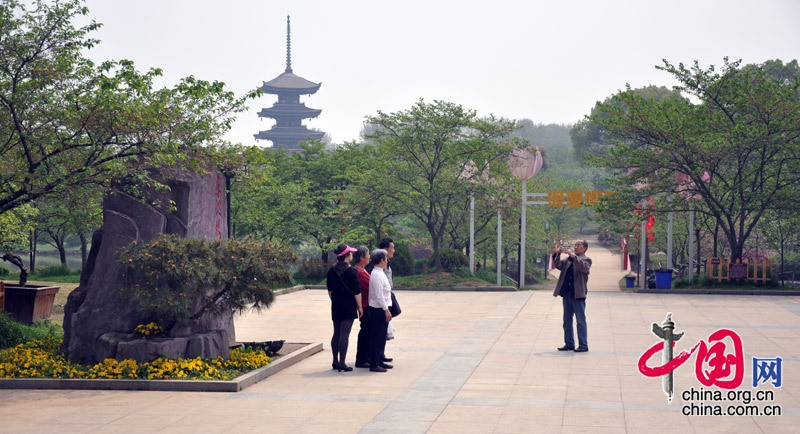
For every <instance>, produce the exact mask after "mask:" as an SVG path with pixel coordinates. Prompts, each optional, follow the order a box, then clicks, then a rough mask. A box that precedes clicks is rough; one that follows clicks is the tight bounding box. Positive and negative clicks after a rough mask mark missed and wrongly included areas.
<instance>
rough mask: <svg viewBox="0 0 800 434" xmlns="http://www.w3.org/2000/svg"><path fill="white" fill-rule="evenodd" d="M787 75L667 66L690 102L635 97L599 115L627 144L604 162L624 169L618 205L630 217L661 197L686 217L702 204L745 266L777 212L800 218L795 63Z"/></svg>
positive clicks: (769, 69)
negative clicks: (761, 226)
mask: <svg viewBox="0 0 800 434" xmlns="http://www.w3.org/2000/svg"><path fill="white" fill-rule="evenodd" d="M780 65H783V64H782V63H781V64H780ZM777 66H779V65H777V64H776V63H775V62H768V63H765V64H762V65H747V66H746V67H742V68H740V67H739V62H729V61H728V59H725V64H724V65H723V67H722V68H721V71H719V72H717V71H716V70H715V68H714V67H713V66H711V67H709V68H708V69H703V68H701V67H700V66H699V64H698V63H697V62H695V64H694V66H692V67H690V68H687V67H685V66H684V65H683V64H679V65H677V66H676V65H673V64H671V63H669V62H667V61H664V66H662V67H659V69H661V70H663V71H666V72H668V73H670V74H672V75H673V76H674V77H675V78H677V79H678V81H679V82H680V86H678V87H677V90H679V91H680V92H681V93H682V94H683V95H686V97H685V98H665V99H662V100H657V99H651V98H646V97H644V96H642V95H640V94H638V93H637V92H635V91H632V90H631V89H627V90H625V91H622V92H620V93H618V94H616V95H614V96H613V100H614V101H615V103H606V104H602V105H601V106H599V107H598V108H597V110H596V112H594V113H593V115H592V116H591V117H590V120H591V121H592V122H596V123H597V124H599V125H601V126H602V127H603V128H604V129H605V130H606V131H607V132H608V133H609V134H611V135H613V136H614V137H616V138H617V139H616V140H614V141H613V145H614V146H612V147H610V148H609V149H608V152H607V153H606V154H605V155H601V156H599V158H598V159H597V161H596V163H598V164H599V165H601V166H603V167H609V168H613V169H615V172H614V175H613V177H612V179H611V182H612V183H613V185H615V186H616V187H617V190H619V191H621V192H623V193H625V192H627V193H628V194H627V195H626V194H622V195H619V196H618V197H620V198H621V202H620V204H621V206H622V207H623V208H622V209H625V208H627V209H628V210H631V209H633V207H634V206H635V204H636V203H637V202H639V201H641V200H642V199H644V198H646V197H656V200H657V201H659V202H658V204H657V206H666V205H667V203H668V202H667V200H666V198H667V197H672V198H673V201H672V205H671V207H672V208H673V209H676V210H679V209H687V208H688V206H689V202H690V201H687V200H685V199H696V200H699V205H695V206H699V210H700V211H701V212H703V213H707V214H708V215H710V216H711V217H712V218H713V219H714V220H716V222H717V223H718V225H719V227H720V229H721V230H722V232H723V233H724V234H725V237H726V238H727V241H728V243H729V245H730V248H731V255H732V256H733V258H741V256H742V252H743V251H744V245H745V242H746V240H747V239H748V237H749V236H750V235H751V233H752V231H753V229H754V228H755V227H756V225H757V224H758V222H759V220H760V219H761V217H762V216H763V215H764V213H765V212H766V211H767V210H770V209H774V208H776V207H777V204H778V203H779V202H780V203H781V206H783V207H785V206H787V205H788V204H792V206H793V209H795V210H797V205H798V201H800V194H799V191H800V190H798V185H800V98H799V97H798V95H800V93H799V92H798V90H799V89H800V70H798V68H797V62H794V61H793V62H791V63H789V64H786V65H785V66H783V68H784V69H786V68H788V73H787V75H785V76H781V78H777V77H776V75H775V70H776V69H775V68H776V67H777ZM786 77H791V79H788V78H786ZM634 184H638V186H639V187H640V190H634V189H632V187H631V186H632V185H634ZM676 193H679V194H676ZM659 198H660V199H659Z"/></svg>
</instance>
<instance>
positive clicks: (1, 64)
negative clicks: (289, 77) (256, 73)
mask: <svg viewBox="0 0 800 434" xmlns="http://www.w3.org/2000/svg"><path fill="white" fill-rule="evenodd" d="M88 13H89V12H88V9H87V8H86V7H85V6H83V2H82V0H63V1H54V2H45V1H41V0H40V1H36V2H35V3H33V8H32V9H31V10H28V9H27V8H26V2H20V1H17V0H0V155H1V156H2V158H1V159H0V213H6V212H9V211H11V210H14V209H17V208H19V207H20V206H23V205H25V204H28V203H30V202H32V201H34V200H36V199H39V198H41V197H44V196H49V195H57V194H60V193H63V192H67V191H72V190H74V189H78V188H81V187H84V186H88V185H98V184H99V185H105V184H107V183H108V182H109V180H110V179H112V178H114V177H117V176H123V175H124V176H126V177H128V179H131V180H135V181H139V182H147V181H148V177H147V176H146V172H144V170H141V168H145V167H148V166H150V167H152V166H159V165H164V164H177V163H179V164H183V165H190V164H194V159H188V158H187V155H188V153H189V152H192V153H193V155H194V156H198V155H204V154H208V153H210V151H211V150H213V146H212V145H217V144H218V143H219V137H221V134H222V133H224V132H225V131H226V130H227V129H228V128H229V126H230V123H231V121H232V115H233V114H234V113H236V112H237V111H241V110H242V109H243V107H244V98H236V97H235V96H234V95H233V93H231V92H228V91H225V89H224V84H223V83H219V82H207V81H203V80H198V79H196V78H194V77H187V78H184V79H182V80H181V81H180V83H178V84H177V85H175V86H174V87H172V88H165V89H155V88H154V85H153V80H154V79H155V78H156V77H158V76H159V75H161V71H160V70H158V69H151V70H150V71H148V72H146V73H139V72H138V71H137V70H136V69H135V67H134V65H133V63H132V62H130V61H127V60H122V61H118V62H113V61H107V62H103V63H101V64H99V65H96V64H95V63H93V62H92V61H90V60H88V59H86V58H84V57H83V54H82V51H83V50H85V49H90V48H91V47H92V46H93V45H95V44H96V43H97V42H98V41H96V40H94V39H91V38H89V36H88V35H89V33H91V32H92V31H94V30H96V29H97V28H99V27H100V24H98V23H95V22H91V23H90V24H87V25H85V26H83V27H76V26H75V25H74V24H73V20H76V19H78V18H80V17H82V16H85V15H88ZM254 95H255V91H254V93H251V94H248V97H251V96H254Z"/></svg>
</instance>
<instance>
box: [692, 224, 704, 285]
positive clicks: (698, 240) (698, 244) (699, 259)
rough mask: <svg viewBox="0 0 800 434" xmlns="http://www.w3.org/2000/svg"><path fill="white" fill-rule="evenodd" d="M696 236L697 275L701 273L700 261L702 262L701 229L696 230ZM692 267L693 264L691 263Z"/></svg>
mask: <svg viewBox="0 0 800 434" xmlns="http://www.w3.org/2000/svg"><path fill="white" fill-rule="evenodd" d="M694 238H695V241H697V256H695V257H696V258H697V275H698V276H699V275H700V263H701V262H702V258H700V229H699V228H698V229H695V230H694ZM689 266H690V267H691V265H689Z"/></svg>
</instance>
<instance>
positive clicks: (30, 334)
mask: <svg viewBox="0 0 800 434" xmlns="http://www.w3.org/2000/svg"><path fill="white" fill-rule="evenodd" d="M48 336H55V337H58V338H62V337H63V332H62V331H61V327H59V326H58V325H56V324H53V323H51V322H50V321H42V322H37V323H34V324H31V325H29V324H22V323H19V322H17V321H14V319H13V318H11V315H9V314H8V313H6V312H2V311H0V348H11V347H14V346H17V345H19V344H22V343H25V342H28V341H31V340H34V339H38V340H43V339H44V338H46V337H48Z"/></svg>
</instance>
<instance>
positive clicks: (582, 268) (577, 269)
mask: <svg viewBox="0 0 800 434" xmlns="http://www.w3.org/2000/svg"><path fill="white" fill-rule="evenodd" d="M568 259H569V256H567V259H561V255H560V254H556V253H553V266H555V267H556V268H558V269H559V270H561V275H560V276H558V283H557V284H556V289H555V291H553V297H558V293H559V292H561V285H563V284H564V278H565V277H566V273H564V270H566V269H567V267H568V266H569V261H568ZM591 267H592V258H590V257H588V256H586V255H580V256H576V257H575V258H574V259H573V260H572V275H573V276H574V277H575V298H586V294H587V293H588V292H589V287H588V286H587V282H588V280H589V268H591Z"/></svg>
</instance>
